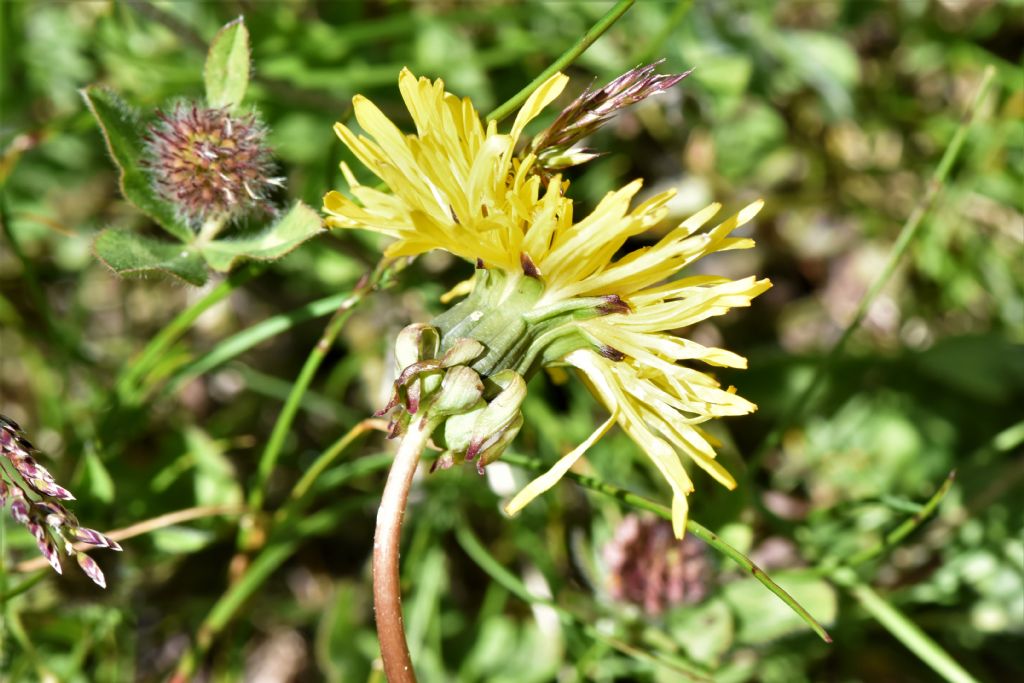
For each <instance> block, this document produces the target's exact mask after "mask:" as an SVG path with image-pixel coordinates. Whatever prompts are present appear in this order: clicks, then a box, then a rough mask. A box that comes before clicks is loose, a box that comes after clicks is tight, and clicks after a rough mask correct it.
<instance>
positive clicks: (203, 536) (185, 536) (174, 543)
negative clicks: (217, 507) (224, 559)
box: [151, 526, 217, 555]
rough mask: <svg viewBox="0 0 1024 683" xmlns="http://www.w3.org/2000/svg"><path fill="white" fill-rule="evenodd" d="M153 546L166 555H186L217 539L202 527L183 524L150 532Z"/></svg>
mask: <svg viewBox="0 0 1024 683" xmlns="http://www.w3.org/2000/svg"><path fill="white" fill-rule="evenodd" d="M151 537H152V540H153V546H154V547H155V548H156V549H157V550H158V551H160V552H162V553H166V554H168V555H188V554H191V553H195V552H198V551H200V550H202V549H203V548H205V547H206V546H208V545H210V543H212V542H213V541H215V540H216V539H217V537H216V535H215V534H213V533H211V532H209V531H206V530H204V529H193V528H191V527H185V526H169V527H166V528H163V529H157V530H156V531H154V532H153V533H152V534H151Z"/></svg>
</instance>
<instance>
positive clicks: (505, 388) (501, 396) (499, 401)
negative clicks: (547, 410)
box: [466, 370, 526, 464]
mask: <svg viewBox="0 0 1024 683" xmlns="http://www.w3.org/2000/svg"><path fill="white" fill-rule="evenodd" d="M491 381H492V382H494V383H495V384H496V385H498V386H499V387H500V388H501V391H500V392H499V393H498V395H497V396H495V397H494V398H493V399H491V400H490V402H489V403H488V404H487V407H486V408H484V410H483V412H482V413H480V416H479V417H478V418H477V420H476V423H475V424H474V425H473V434H472V437H471V438H470V443H469V448H468V449H466V459H467V460H473V459H474V458H475V457H476V456H477V455H478V454H480V453H482V452H484V451H488V450H490V449H491V447H492V446H493V445H494V444H496V443H498V442H499V441H501V439H502V436H503V435H504V434H505V433H506V432H507V431H509V430H510V429H511V428H512V425H513V424H514V423H515V422H516V421H517V420H519V423H520V424H522V415H521V413H520V412H519V408H520V406H521V405H522V404H523V399H525V398H526V381H525V380H524V379H523V378H522V376H521V375H519V374H518V373H516V372H515V371H513V370H502V371H501V372H499V373H498V374H496V375H494V376H493V377H491ZM518 431H519V427H516V428H515V432H518ZM513 436H514V434H513ZM502 450H504V449H502ZM500 454H501V453H500V452H499V453H498V454H497V455H500ZM497 455H495V456H494V457H495V458H496V457H497ZM492 461H493V458H492ZM483 464H487V463H483Z"/></svg>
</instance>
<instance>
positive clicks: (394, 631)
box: [373, 416, 434, 683]
mask: <svg viewBox="0 0 1024 683" xmlns="http://www.w3.org/2000/svg"><path fill="white" fill-rule="evenodd" d="M433 427H434V423H433V422H431V421H430V420H428V419H420V418H418V417H416V416H414V417H413V420H412V421H411V422H410V424H409V430H408V431H407V432H406V433H405V435H404V436H403V437H402V445H401V446H400V447H399V449H398V454H397V455H396V456H395V461H394V462H393V463H392V465H391V471H390V472H389V473H388V480H387V483H386V484H384V493H383V495H382V496H381V499H380V508H378V510H377V532H376V534H375V535H374V537H373V607H374V612H375V613H376V616H377V637H378V639H379V640H380V656H381V659H382V660H383V662H384V675H385V677H386V678H387V680H388V682H389V683H415V682H416V672H415V671H414V670H413V668H412V658H411V657H410V656H409V646H408V644H407V643H406V641H405V625H404V624H403V622H402V585H401V577H400V575H399V571H398V559H399V545H400V542H401V537H402V519H403V518H404V517H405V504H406V502H407V501H408V499H409V487H410V485H411V484H412V477H413V475H414V474H415V473H416V466H417V465H418V464H419V462H420V454H421V453H422V452H423V448H424V446H426V444H427V440H428V439H429V438H430V432H431V431H432V430H433Z"/></svg>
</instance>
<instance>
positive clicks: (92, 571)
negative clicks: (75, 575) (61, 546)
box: [75, 553, 107, 588]
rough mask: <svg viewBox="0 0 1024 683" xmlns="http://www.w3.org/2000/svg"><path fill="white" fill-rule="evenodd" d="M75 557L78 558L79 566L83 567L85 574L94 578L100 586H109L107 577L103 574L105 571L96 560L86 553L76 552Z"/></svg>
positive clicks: (94, 581) (93, 580)
mask: <svg viewBox="0 0 1024 683" xmlns="http://www.w3.org/2000/svg"><path fill="white" fill-rule="evenodd" d="M75 559H76V560H78V566H79V567H81V568H82V571H83V572H85V575H86V576H88V577H89V578H90V579H92V582H93V583H95V584H96V585H97V586H99V587H100V588H106V587H107V577H105V576H103V571H102V570H101V569H100V566H99V565H98V564H96V560H94V559H92V558H91V557H89V556H88V555H86V554H85V553H75Z"/></svg>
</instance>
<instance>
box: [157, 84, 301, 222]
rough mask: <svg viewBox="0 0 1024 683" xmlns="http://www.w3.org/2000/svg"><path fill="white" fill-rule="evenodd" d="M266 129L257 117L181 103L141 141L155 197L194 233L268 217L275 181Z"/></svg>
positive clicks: (277, 181)
mask: <svg viewBox="0 0 1024 683" xmlns="http://www.w3.org/2000/svg"><path fill="white" fill-rule="evenodd" d="M266 133H267V129H266V127H264V126H263V125H262V124H261V123H260V122H259V120H258V119H257V118H256V115H255V114H251V113H250V114H243V115H234V114H231V113H229V112H228V111H227V109H226V108H220V109H208V108H204V107H200V106H197V105H195V104H185V103H179V104H177V105H175V106H174V108H173V109H171V110H170V111H169V112H161V113H159V115H158V121H157V122H156V123H154V124H153V125H151V126H150V128H149V131H148V134H147V136H146V138H145V143H146V155H147V158H146V166H147V167H148V168H149V170H150V173H151V175H152V179H153V187H154V189H155V190H156V192H157V194H158V195H159V196H160V197H161V198H162V199H164V200H166V201H168V202H170V203H171V204H173V205H174V206H175V207H177V209H178V211H179V212H180V213H181V215H182V217H184V218H185V219H186V220H187V221H188V222H189V223H191V224H192V225H193V226H194V227H198V226H200V225H201V224H202V223H203V222H205V221H207V220H212V219H222V218H233V217H238V216H241V215H244V214H247V213H250V212H252V211H254V210H259V211H264V212H267V213H269V212H271V211H272V209H273V207H272V205H271V203H270V200H269V197H270V194H271V192H272V190H273V188H274V187H280V186H281V185H282V184H283V182H284V179H283V178H277V177H274V176H273V171H274V164H273V161H272V158H271V153H270V148H269V147H268V146H267V144H266Z"/></svg>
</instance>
